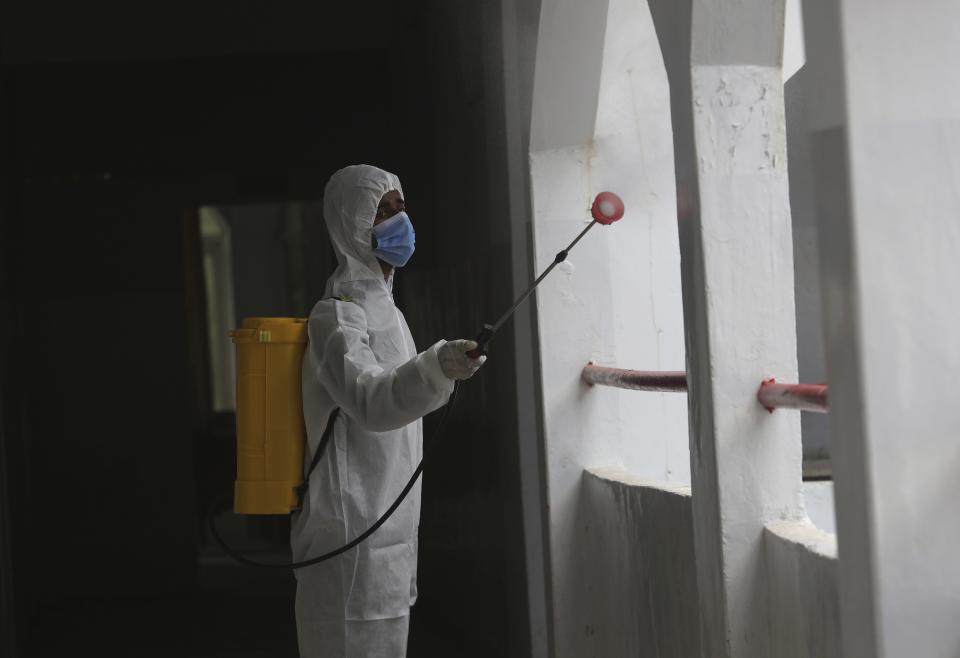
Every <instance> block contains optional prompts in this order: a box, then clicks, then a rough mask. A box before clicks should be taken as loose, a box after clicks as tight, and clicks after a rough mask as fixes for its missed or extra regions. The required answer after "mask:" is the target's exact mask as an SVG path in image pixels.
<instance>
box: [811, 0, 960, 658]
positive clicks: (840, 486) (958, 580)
mask: <svg viewBox="0 0 960 658" xmlns="http://www.w3.org/2000/svg"><path fill="white" fill-rule="evenodd" d="M805 18H806V22H807V39H808V43H809V44H810V47H808V48H807V52H808V57H809V58H810V60H809V61H808V65H810V64H813V66H814V68H815V70H816V72H817V75H816V76H815V77H814V78H813V80H814V81H815V83H816V84H817V85H818V87H819V92H820V93H818V94H816V96H815V98H816V99H817V103H816V105H815V106H814V107H812V108H810V109H811V112H810V114H811V117H812V125H813V127H814V130H815V131H816V132H815V133H814V136H813V151H814V162H815V164H816V165H817V167H816V171H817V178H816V194H817V202H818V208H817V209H818V216H819V221H820V223H819V229H820V256H821V259H820V267H821V280H822V286H823V301H824V329H825V332H824V333H825V339H826V345H827V370H828V376H829V384H830V395H831V415H830V423H831V434H832V436H834V437H836V439H835V441H834V445H833V455H832V456H833V467H834V481H835V483H836V485H835V486H836V491H837V529H838V540H839V555H840V570H839V575H840V579H839V585H840V600H841V612H842V620H843V628H844V655H845V656H847V657H848V658H860V657H866V656H871V657H881V658H891V657H894V656H906V655H909V656H924V657H937V658H941V657H942V658H946V657H947V656H950V657H955V656H957V655H958V651H960V625H958V624H957V620H958V619H960V597H958V595H957V592H960V561H958V560H957V547H958V546H960V515H957V514H956V513H955V512H954V510H953V502H954V501H956V500H957V498H958V494H960V480H958V478H957V477H956V472H957V466H958V465H960V442H958V440H957V436H958V428H960V405H958V404H957V402H956V394H955V388H956V387H955V379H956V373H957V372H958V371H960V342H958V341H957V340H956V337H955V335H956V330H955V327H956V326H957V325H958V323H960V305H958V304H957V303H956V299H957V293H956V288H957V282H958V281H960V259H958V258H957V254H958V252H960V220H958V218H960V195H958V194H957V190H958V189H960V160H958V156H957V153H958V152H960V87H958V86H957V85H956V84H954V82H953V81H954V80H955V78H956V74H955V67H956V62H957V61H958V60H960V39H958V38H957V35H958V34H960V5H958V4H957V3H956V2H954V1H952V0H942V1H931V2H927V3H923V4H922V5H915V4H909V3H902V2H897V1H896V0H873V1H870V2H867V1H865V0H839V1H838V2H836V3H829V4H828V3H822V4H821V3H814V2H808V3H806V5H805ZM814 46H815V47H816V49H817V53H816V56H814ZM838 63H840V65H838Z"/></svg>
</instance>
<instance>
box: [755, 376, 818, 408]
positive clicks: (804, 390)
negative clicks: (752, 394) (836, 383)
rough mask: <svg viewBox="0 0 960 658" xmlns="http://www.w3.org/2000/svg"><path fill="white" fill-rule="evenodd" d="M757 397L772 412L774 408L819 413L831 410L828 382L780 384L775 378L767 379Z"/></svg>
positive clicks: (761, 385)
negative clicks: (828, 399)
mask: <svg viewBox="0 0 960 658" xmlns="http://www.w3.org/2000/svg"><path fill="white" fill-rule="evenodd" d="M757 399H758V400H760V404H762V405H763V407H764V408H765V409H766V410H767V411H769V412H770V413H773V410H774V409H799V410H800V411H812V412H814V413H818V414H825V413H827V412H829V411H830V405H829V404H828V403H827V385H826V384H778V383H777V381H776V380H775V379H765V380H764V381H763V383H762V384H760V390H759V391H757Z"/></svg>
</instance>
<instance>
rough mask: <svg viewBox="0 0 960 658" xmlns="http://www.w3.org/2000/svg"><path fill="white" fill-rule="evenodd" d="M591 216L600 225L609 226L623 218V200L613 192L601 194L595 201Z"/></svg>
mask: <svg viewBox="0 0 960 658" xmlns="http://www.w3.org/2000/svg"><path fill="white" fill-rule="evenodd" d="M590 214H591V215H593V218H594V219H595V220H597V223H598V224H604V225H609V224H613V223H614V222H615V221H617V220H618V219H620V218H621V217H623V199H621V198H620V197H618V196H617V195H616V194H614V193H613V192H601V193H600V194H598V195H597V198H596V199H594V200H593V205H592V206H591V207H590Z"/></svg>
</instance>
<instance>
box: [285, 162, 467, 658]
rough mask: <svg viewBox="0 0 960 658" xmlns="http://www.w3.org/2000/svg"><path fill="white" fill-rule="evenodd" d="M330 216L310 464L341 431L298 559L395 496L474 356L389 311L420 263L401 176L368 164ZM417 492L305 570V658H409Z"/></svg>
mask: <svg viewBox="0 0 960 658" xmlns="http://www.w3.org/2000/svg"><path fill="white" fill-rule="evenodd" d="M323 215H324V219H325V220H326V223H327V229H328V231H329V233H330V240H331V241H332V243H333V247H334V250H335V251H336V254H337V261H338V262H339V266H338V268H337V270H336V271H335V272H334V274H333V275H332V276H331V277H330V278H329V280H328V281H327V289H326V294H325V297H324V299H323V300H321V301H320V302H318V303H317V304H316V306H314V308H313V311H312V312H311V313H310V320H309V343H308V345H307V350H306V353H305V355H304V360H303V372H302V380H303V412H304V419H305V421H306V427H307V444H308V446H307V447H308V451H307V452H308V454H307V455H306V457H305V459H304V462H305V464H309V463H310V462H311V461H312V457H313V454H314V452H315V451H316V450H317V446H318V445H319V443H320V438H321V436H322V435H323V432H324V429H325V428H326V425H327V422H328V419H329V417H330V416H331V413H332V411H333V410H334V409H336V408H339V410H340V411H339V414H338V415H337V416H336V417H335V420H334V422H333V430H332V431H333V434H332V437H331V438H330V440H329V444H328V445H327V446H326V449H325V451H324V453H323V454H322V457H321V460H320V461H319V463H318V464H317V466H316V468H315V469H314V470H313V472H312V473H310V476H309V482H308V487H307V490H306V494H305V497H304V500H303V502H302V508H301V510H300V512H299V513H297V514H296V515H295V516H294V518H293V525H292V531H291V545H292V548H293V558H294V560H306V559H309V558H311V557H315V556H317V555H320V554H323V553H325V552H327V551H329V550H332V549H335V548H337V547H339V546H342V545H344V544H346V543H347V542H349V541H350V540H352V539H354V538H355V537H357V536H358V535H360V534H361V533H362V532H363V531H364V530H366V529H367V528H368V527H370V526H371V525H372V524H373V523H374V522H375V521H376V520H377V519H378V518H379V517H380V515H381V514H382V513H383V512H384V511H385V510H386V509H387V508H388V507H389V506H390V504H391V503H392V502H393V501H394V500H395V499H396V497H397V495H398V494H399V493H400V491H401V490H402V489H403V487H404V485H405V484H406V482H407V480H408V479H409V478H410V476H411V475H412V473H413V471H414V469H415V468H416V466H417V464H418V463H419V461H420V459H421V457H422V453H423V444H422V434H423V431H422V423H421V420H420V419H421V417H423V416H424V415H426V414H428V413H430V412H431V411H434V410H435V409H437V408H439V407H441V406H443V404H444V403H446V401H447V399H448V398H449V396H450V394H451V392H452V391H453V384H454V380H455V379H467V378H468V377H470V376H471V375H473V373H474V372H475V371H476V370H477V369H478V368H479V367H480V366H481V365H482V364H483V361H484V359H485V357H481V358H479V359H471V358H469V357H468V356H467V354H466V352H468V351H469V350H471V349H474V348H475V347H476V343H474V342H473V341H468V340H460V341H452V342H447V341H443V340H441V341H439V342H437V343H435V344H434V345H432V346H431V347H429V348H427V349H426V350H424V351H423V352H420V353H417V349H416V346H415V344H414V342H413V337H412V336H411V335H410V330H409V328H408V327H407V323H406V321H405V320H404V317H403V314H402V313H401V312H400V310H399V309H398V308H397V307H396V306H395V305H394V302H393V294H392V290H393V276H394V268H395V267H402V266H403V265H404V264H406V262H407V260H408V259H409V257H410V256H411V255H412V253H413V247H414V233H413V227H412V225H411V223H410V220H409V218H408V217H407V215H406V212H405V205H404V199H403V190H402V188H401V187H400V181H399V180H398V179H397V177H396V176H394V175H393V174H390V173H387V172H386V171H383V170H381V169H377V168H376V167H371V166H367V165H359V166H352V167H347V168H345V169H341V170H340V171H338V172H337V173H335V174H334V175H333V176H332V177H331V178H330V181H329V182H328V183H327V187H326V191H325V192H324V198H323ZM419 521H420V484H419V483H417V485H416V486H415V487H414V489H413V490H412V491H411V492H410V494H409V496H408V497H407V498H406V500H405V501H404V502H403V504H402V505H400V507H399V508H398V509H397V510H396V512H395V513H394V514H393V516H391V517H390V518H389V519H388V520H387V522H386V523H384V525H383V526H382V527H381V528H380V529H379V530H377V531H376V532H375V533H374V534H373V535H372V536H371V537H370V538H369V539H367V540H366V541H364V542H362V543H361V544H360V545H359V546H357V547H356V548H354V549H352V550H350V551H348V552H346V553H344V554H343V555H341V556H339V557H336V558H333V559H332V560H328V561H326V562H322V563H319V564H316V565H312V566H309V567H306V568H302V569H297V570H296V577H297V598H296V617H297V635H298V639H299V645H300V656H301V658H340V657H344V658H347V657H348V658H372V657H381V656H382V657H384V658H386V657H389V658H395V657H402V656H404V655H405V654H406V645H407V629H408V626H409V613H410V606H411V605H413V603H414V602H415V601H416V598H417V578H416V575H417V529H418V525H419Z"/></svg>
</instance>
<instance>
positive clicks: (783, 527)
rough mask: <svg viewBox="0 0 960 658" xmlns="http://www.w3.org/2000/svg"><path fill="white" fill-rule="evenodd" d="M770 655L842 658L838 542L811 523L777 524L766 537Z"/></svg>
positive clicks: (768, 528)
mask: <svg viewBox="0 0 960 658" xmlns="http://www.w3.org/2000/svg"><path fill="white" fill-rule="evenodd" d="M764 553H765V562H766V567H767V568H766V571H767V583H768V584H767V592H768V594H767V601H768V607H769V614H768V619H769V635H770V654H769V655H771V656H776V657H777V658H840V657H841V656H842V655H843V652H842V637H841V635H842V633H841V629H840V614H839V599H838V596H837V540H836V536H834V535H832V534H830V533H827V532H824V531H823V530H821V529H819V528H816V527H814V526H813V525H812V524H811V523H810V522H809V521H776V522H773V523H771V524H770V525H768V526H767V529H766V532H765V535H764Z"/></svg>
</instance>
